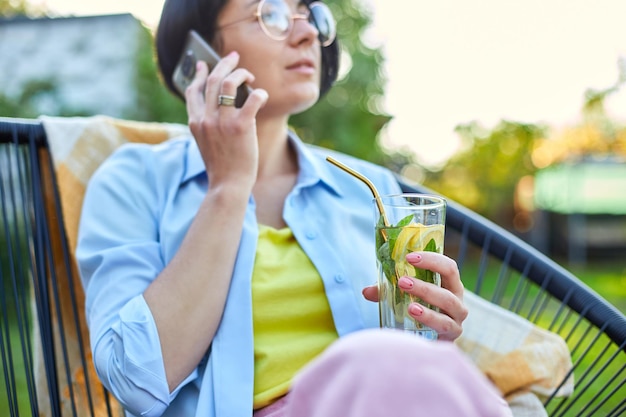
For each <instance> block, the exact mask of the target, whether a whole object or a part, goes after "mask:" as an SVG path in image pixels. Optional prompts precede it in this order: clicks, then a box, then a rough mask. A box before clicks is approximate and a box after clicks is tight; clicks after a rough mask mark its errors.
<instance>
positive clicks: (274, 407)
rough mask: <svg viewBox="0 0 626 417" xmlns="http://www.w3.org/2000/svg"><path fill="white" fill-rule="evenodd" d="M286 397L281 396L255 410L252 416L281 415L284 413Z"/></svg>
mask: <svg viewBox="0 0 626 417" xmlns="http://www.w3.org/2000/svg"><path fill="white" fill-rule="evenodd" d="M286 398H287V397H282V398H280V399H279V400H278V401H276V402H275V403H273V404H270V405H268V406H267V407H264V408H261V409H259V410H257V411H255V412H254V416H253V417H283V416H284V415H285V403H286Z"/></svg>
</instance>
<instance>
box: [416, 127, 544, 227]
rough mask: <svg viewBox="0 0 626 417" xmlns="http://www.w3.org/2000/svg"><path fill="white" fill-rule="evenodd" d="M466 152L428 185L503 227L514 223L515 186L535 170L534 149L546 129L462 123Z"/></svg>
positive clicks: (434, 175) (432, 175)
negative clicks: (489, 127) (511, 221)
mask: <svg viewBox="0 0 626 417" xmlns="http://www.w3.org/2000/svg"><path fill="white" fill-rule="evenodd" d="M456 132H457V133H458V134H459V135H460V137H461V140H462V144H463V145H462V150H461V151H459V152H458V153H457V154H456V155H454V156H453V157H452V158H450V160H449V161H448V162H447V163H446V164H445V166H444V168H443V169H442V170H440V171H437V172H431V173H430V174H429V175H427V177H426V179H425V180H424V184H425V185H426V186H428V187H430V188H432V189H434V190H437V191H439V192H441V193H443V194H444V195H446V196H447V197H449V198H451V199H452V200H455V201H458V202H460V203H461V204H463V205H465V206H467V207H469V208H470V209H472V210H474V211H476V212H479V213H481V214H483V215H484V216H486V217H488V218H490V219H492V220H494V221H496V222H497V223H499V224H507V223H509V219H510V218H511V214H512V212H513V201H514V199H513V196H514V192H515V186H516V184H517V182H518V181H519V179H520V178H522V177H524V176H525V175H529V174H532V173H534V172H535V170H536V168H535V166H534V165H533V163H532V160H531V153H530V151H531V149H532V146H533V143H534V141H535V140H537V139H538V138H541V137H543V136H544V135H545V133H546V129H545V127H541V126H536V125H533V124H524V123H518V122H513V121H501V122H500V123H499V124H498V125H497V126H496V127H495V128H493V129H492V130H489V129H485V128H484V127H482V126H481V125H480V124H478V123H476V122H471V123H468V124H464V125H459V126H458V127H457V128H456Z"/></svg>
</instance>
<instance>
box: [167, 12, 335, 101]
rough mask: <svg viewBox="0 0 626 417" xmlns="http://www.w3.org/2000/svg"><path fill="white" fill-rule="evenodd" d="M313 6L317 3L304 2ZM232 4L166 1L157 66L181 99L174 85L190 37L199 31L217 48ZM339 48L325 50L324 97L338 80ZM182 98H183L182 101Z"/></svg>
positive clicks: (332, 46) (321, 88) (328, 47)
mask: <svg viewBox="0 0 626 417" xmlns="http://www.w3.org/2000/svg"><path fill="white" fill-rule="evenodd" d="M303 1H304V3H305V4H310V3H311V2H312V1H313V0H303ZM227 2H228V0H166V1H165V4H164V5H163V10H162V12H161V20H160V21H159V26H158V28H157V31H156V54H157V63H158V66H159V70H160V72H161V76H162V77H163V81H164V82H165V84H166V85H167V88H168V89H169V90H170V91H171V92H173V93H174V94H176V95H177V96H179V97H180V95H179V93H178V91H177V90H176V88H175V87H174V84H173V83H172V74H173V72H174V68H175V67H176V64H177V62H178V59H179V57H180V54H181V52H182V50H183V47H184V44H185V40H186V38H187V33H188V32H189V31H190V30H192V29H193V30H195V31H196V32H198V33H199V34H200V36H202V37H203V38H204V40H205V41H207V42H208V43H209V44H214V41H215V32H216V24H217V16H218V14H219V12H220V11H221V10H222V8H223V7H224V6H225V5H226V3H227ZM338 70H339V44H338V43H337V39H335V40H334V41H333V43H331V44H330V45H328V46H326V47H322V74H321V79H320V97H322V96H323V95H324V94H326V92H327V91H328V90H330V87H332V85H333V83H334V82H335V81H336V80H337V72H338ZM181 98H182V97H181Z"/></svg>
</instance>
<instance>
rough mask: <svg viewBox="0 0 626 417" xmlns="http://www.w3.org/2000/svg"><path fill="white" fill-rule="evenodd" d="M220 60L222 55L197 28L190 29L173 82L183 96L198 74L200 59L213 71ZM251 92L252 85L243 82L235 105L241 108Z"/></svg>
mask: <svg viewBox="0 0 626 417" xmlns="http://www.w3.org/2000/svg"><path fill="white" fill-rule="evenodd" d="M219 60H220V57H219V55H218V54H217V53H216V52H215V50H214V49H213V48H211V46H210V45H209V44H208V43H206V42H205V41H204V39H202V37H201V36H200V35H199V34H198V33H197V32H196V31H195V30H190V31H189V34H188V35H187V41H186V42H185V47H184V48H183V53H182V54H181V56H180V59H179V60H178V64H177V65H176V68H175V69H174V73H173V74H172V82H173V83H174V86H175V87H176V89H177V90H178V92H179V93H180V94H181V96H183V97H184V96H185V90H186V89H187V87H188V86H189V84H191V82H192V81H193V78H194V76H195V75H196V63H197V62H198V61H204V62H206V64H207V66H208V67H209V72H211V70H213V68H214V67H215V66H216V65H217V63H218V62H219ZM249 92H250V87H248V86H247V85H246V84H242V85H240V86H239V88H237V97H236V98H235V107H238V108H239V107H241V106H243V103H244V102H245V101H246V99H247V98H248V94H249Z"/></svg>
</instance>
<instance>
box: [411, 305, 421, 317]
mask: <svg viewBox="0 0 626 417" xmlns="http://www.w3.org/2000/svg"><path fill="white" fill-rule="evenodd" d="M409 313H411V314H412V315H414V316H421V315H422V314H423V313H424V308H423V307H422V306H421V305H419V304H417V303H413V304H411V305H409Z"/></svg>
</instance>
